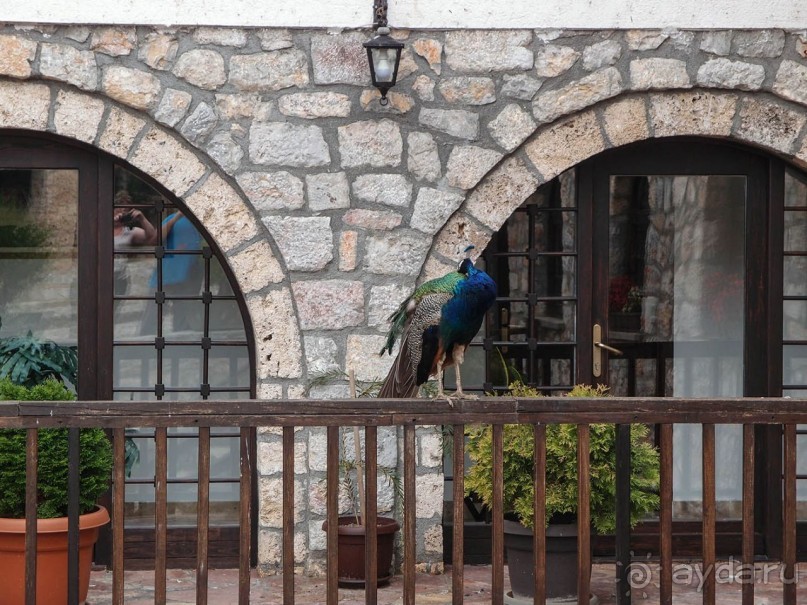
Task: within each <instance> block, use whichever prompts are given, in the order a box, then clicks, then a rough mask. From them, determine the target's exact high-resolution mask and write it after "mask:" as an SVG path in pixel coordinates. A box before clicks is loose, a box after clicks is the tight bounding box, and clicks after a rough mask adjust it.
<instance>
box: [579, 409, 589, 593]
mask: <svg viewBox="0 0 807 605" xmlns="http://www.w3.org/2000/svg"><path fill="white" fill-rule="evenodd" d="M590 450H591V429H590V427H589V425H587V424H578V425H577V603H578V605H588V604H589V600H590V592H591V591H590V584H591V509H590V508H589V504H590V496H591V481H590V478H589V473H590V472H591V461H590V459H589V453H590Z"/></svg>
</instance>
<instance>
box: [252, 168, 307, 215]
mask: <svg viewBox="0 0 807 605" xmlns="http://www.w3.org/2000/svg"><path fill="white" fill-rule="evenodd" d="M237 180H238V184H239V185H240V186H241V189H243V190H244V193H245V194H246V196H247V197H248V198H249V199H250V201H251V202H252V204H253V206H255V209H256V210H257V211H258V212H260V213H261V216H266V215H268V213H270V212H272V211H275V210H297V209H299V208H302V207H303V205H304V204H305V195H304V194H303V181H302V180H301V179H299V178H297V177H296V176H294V175H293V174H289V173H288V172H285V171H283V170H281V171H278V172H244V173H241V174H240V175H238V177H237Z"/></svg>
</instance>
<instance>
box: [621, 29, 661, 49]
mask: <svg viewBox="0 0 807 605" xmlns="http://www.w3.org/2000/svg"><path fill="white" fill-rule="evenodd" d="M669 37H670V35H669V34H668V33H666V32H662V31H658V30H653V29H650V30H648V29H632V30H629V31H627V32H625V42H627V44H628V48H629V49H630V50H655V49H657V48H658V47H659V46H661V45H662V44H663V43H664V41H665V40H666V39H667V38H669Z"/></svg>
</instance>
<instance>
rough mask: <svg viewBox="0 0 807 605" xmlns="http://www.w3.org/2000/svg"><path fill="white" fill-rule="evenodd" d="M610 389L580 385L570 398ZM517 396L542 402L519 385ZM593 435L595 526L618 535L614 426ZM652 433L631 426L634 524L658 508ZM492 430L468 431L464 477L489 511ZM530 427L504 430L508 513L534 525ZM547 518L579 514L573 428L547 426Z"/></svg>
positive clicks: (597, 427) (597, 428) (514, 388)
mask: <svg viewBox="0 0 807 605" xmlns="http://www.w3.org/2000/svg"><path fill="white" fill-rule="evenodd" d="M607 390H608V389H607V387H605V386H603V385H599V386H596V387H593V386H589V385H578V386H576V387H575V388H574V389H573V390H572V391H570V392H569V393H568V396H569V397H605V396H607ZM506 394H507V395H510V396H516V397H539V396H540V394H539V393H538V392H537V390H535V389H533V388H530V387H527V386H525V385H523V384H522V383H520V382H515V383H513V384H511V386H510V389H509V391H508V392H507V393H506ZM590 432H591V445H590V452H591V457H590V460H591V474H590V481H591V497H590V507H591V522H592V525H593V526H594V530H595V531H596V532H598V533H600V534H607V533H611V532H613V531H614V526H615V516H616V429H615V427H614V425H612V424H592V425H590ZM648 435H649V429H648V428H647V427H646V426H644V425H632V426H631V436H630V442H631V524H632V525H635V524H636V523H637V522H638V521H639V519H640V518H642V517H643V516H645V515H647V514H648V513H651V512H653V511H655V510H657V509H658V505H659V497H658V483H659V458H658V450H657V449H656V448H655V447H654V446H653V445H652V444H651V443H650V442H649V440H648ZM491 445H492V431H491V427H490V426H477V427H472V428H470V429H469V430H468V453H469V456H470V458H471V460H472V462H473V465H472V466H471V468H470V469H469V471H468V474H467V476H466V478H465V489H466V491H467V492H474V493H476V494H477V495H478V496H479V497H480V498H481V499H482V501H483V502H484V503H485V504H486V505H487V506H488V507H489V508H490V507H492V504H493V482H492V477H493V456H492V450H491ZM534 451H535V443H534V440H533V429H532V426H531V425H506V426H505V427H504V512H505V515H506V516H507V517H509V518H512V519H514V520H517V521H520V522H521V523H522V524H524V525H526V526H527V527H531V526H532V521H533V507H534V488H533V473H534V466H533V452H534ZM545 499H546V518H547V522H552V521H553V519H554V520H558V519H561V518H566V519H568V518H569V517H571V516H574V515H576V514H577V429H576V426H575V425H571V424H550V425H547V427H546V494H545Z"/></svg>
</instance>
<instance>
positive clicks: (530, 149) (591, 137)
mask: <svg viewBox="0 0 807 605" xmlns="http://www.w3.org/2000/svg"><path fill="white" fill-rule="evenodd" d="M603 149H605V141H604V140H603V137H602V134H601V133H600V125H599V122H598V120H597V116H596V115H595V114H594V112H593V111H587V112H584V113H582V114H578V115H576V116H572V117H570V118H566V119H565V120H563V121H561V122H558V123H556V124H553V125H552V126H550V127H549V128H547V129H545V130H543V131H542V132H541V133H540V134H538V135H537V136H536V137H535V138H533V139H532V140H531V141H530V142H529V143H528V144H527V146H526V151H527V156H528V157H529V158H530V161H531V162H532V163H533V165H534V166H535V167H536V168H537V169H538V171H539V172H540V173H541V174H542V175H543V177H544V179H546V180H547V181H548V180H550V179H552V178H554V177H556V176H557V175H559V174H560V173H561V172H563V171H564V170H567V169H569V168H571V167H572V166H574V165H576V164H578V163H580V162H582V161H583V160H585V159H587V158H590V157H591V156H593V155H595V154H597V153H599V152H600V151H602V150H603Z"/></svg>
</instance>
